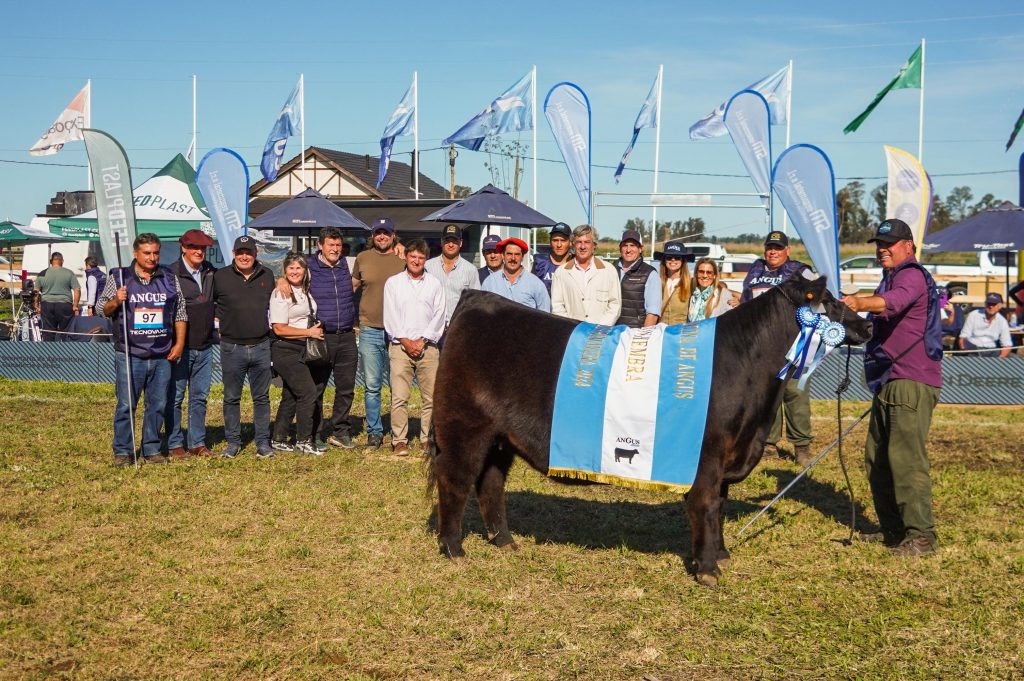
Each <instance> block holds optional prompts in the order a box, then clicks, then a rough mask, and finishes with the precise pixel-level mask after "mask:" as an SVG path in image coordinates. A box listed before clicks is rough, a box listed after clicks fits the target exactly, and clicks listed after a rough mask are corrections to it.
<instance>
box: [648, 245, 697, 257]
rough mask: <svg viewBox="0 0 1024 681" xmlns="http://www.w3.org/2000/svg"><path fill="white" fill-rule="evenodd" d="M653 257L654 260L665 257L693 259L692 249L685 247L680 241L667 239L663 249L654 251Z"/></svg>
mask: <svg viewBox="0 0 1024 681" xmlns="http://www.w3.org/2000/svg"><path fill="white" fill-rule="evenodd" d="M654 258H655V259H656V260H664V259H665V258H682V259H683V260H693V251H691V250H690V249H689V248H687V247H686V246H685V245H684V244H683V242H682V241H669V242H668V243H666V244H665V250H664V251H660V252H658V253H655V254H654Z"/></svg>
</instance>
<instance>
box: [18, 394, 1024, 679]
mask: <svg viewBox="0 0 1024 681" xmlns="http://www.w3.org/2000/svg"><path fill="white" fill-rule="evenodd" d="M278 397H279V395H278V393H277V392H275V393H274V395H273V398H274V403H275V405H276V401H277V398H278ZM0 402H2V404H0V414H2V416H0V419H2V422H0V423H2V426H0V490H2V500H3V501H2V504H0V514H2V524H0V677H3V678H27V679H49V678H71V677H74V678H104V679H150V678H182V679H192V678H232V679H235V678H242V679H248V678H281V679H285V678H287V679H292V678H311V679H455V678H458V679H509V680H510V679H566V678H579V679H657V680H659V681H669V680H680V679H692V678H701V679H740V678H744V679H745V678H787V679H788V678H796V679H804V678H806V679H812V678H813V679H817V678H822V677H826V678H860V679H874V678H891V679H936V678H968V679H1006V678H1021V677H1022V676H1024V660H1022V640H1024V635H1022V624H1021V623H1022V621H1024V527H1022V522H1021V520H1022V518H1024V475H1022V473H1024V445H1022V444H1021V439H1020V436H1019V424H1020V416H1021V412H1020V410H1018V409H980V408H961V407H940V408H939V410H938V411H937V412H936V415H935V423H934V426H933V429H932V433H931V437H930V441H929V442H930V449H931V454H932V462H933V466H934V470H933V475H934V482H935V506H936V509H935V510H936V514H937V521H938V528H939V532H940V541H941V544H942V547H941V549H940V551H939V553H938V555H936V556H933V557H930V558H925V559H917V560H907V559H897V558H895V557H892V556H890V555H889V554H888V553H887V552H886V550H885V549H884V548H882V547H880V546H875V545H867V544H860V543H857V544H854V545H852V546H845V545H843V544H842V543H840V542H839V541H838V540H841V539H844V538H845V537H846V536H847V529H846V527H844V523H845V522H847V519H848V517H849V506H848V501H847V494H846V491H845V485H844V482H843V477H842V473H841V470H840V468H839V464H838V461H837V458H836V456H835V453H834V452H833V453H832V454H830V455H829V456H828V457H827V458H826V459H825V460H824V461H823V462H822V464H821V465H819V466H818V467H817V468H815V469H814V470H813V471H812V472H811V474H810V478H809V479H808V480H806V481H802V482H801V483H800V484H799V485H798V486H797V487H796V488H795V489H794V491H793V493H792V494H791V495H790V496H789V497H788V498H786V499H784V500H783V501H782V502H781V503H780V504H778V505H777V506H776V507H775V508H774V509H773V510H771V511H769V513H768V514H766V516H765V517H763V518H762V519H760V520H759V521H758V523H757V525H755V526H754V528H753V529H752V532H751V533H750V534H749V535H748V536H746V537H744V538H743V539H742V540H741V541H734V540H733V541H730V542H729V545H730V548H731V550H732V555H733V560H732V564H731V565H730V566H729V567H728V568H727V570H726V571H725V574H724V577H723V579H722V581H721V585H720V587H719V588H717V589H708V588H704V587H701V586H698V585H697V584H696V583H695V582H694V580H693V578H692V577H691V576H690V575H689V574H688V572H687V569H686V557H687V555H688V553H689V538H690V531H689V528H688V526H687V521H686V517H685V513H684V509H683V500H682V499H681V498H680V497H679V496H676V495H672V494H667V493H655V492H641V491H636V490H628V489H623V488H614V487H605V486H599V485H579V484H574V485H568V484H560V483H558V482H555V481H552V480H548V479H546V478H543V477H542V476H540V475H538V474H536V473H535V472H533V471H532V470H529V469H528V468H527V467H526V466H525V465H523V464H522V463H521V462H520V463H519V464H517V465H516V466H515V467H514V468H513V472H512V475H511V479H510V483H509V516H510V526H511V528H512V532H513V535H514V536H515V537H516V539H517V541H518V543H519V545H520V547H521V549H520V550H519V551H518V552H503V551H500V550H498V549H496V548H494V547H492V546H490V545H488V544H487V543H486V542H485V541H484V540H483V538H482V537H481V536H480V532H481V527H482V526H481V522H480V518H479V514H478V513H477V511H476V508H475V506H474V505H473V504H472V503H471V505H470V509H469V511H468V513H467V531H468V532H469V536H468V538H467V541H466V550H467V552H468V557H467V559H465V560H464V561H461V562H456V563H453V562H449V561H447V560H445V559H443V558H442V557H441V556H440V555H439V553H438V551H437V544H436V538H435V535H434V533H433V531H432V509H431V503H430V501H429V500H428V499H427V498H426V497H425V493H424V490H425V479H424V466H423V462H422V459H421V458H420V457H418V456H413V457H409V458H408V459H396V458H394V457H392V456H390V454H389V452H388V451H387V450H378V451H375V452H366V451H363V450H352V451H344V452H340V451H339V450H332V451H331V452H330V453H329V454H328V455H326V456H324V457H322V458H319V459H315V458H307V457H302V456H297V455H289V454H283V455H281V454H279V455H278V456H277V457H275V458H274V459H272V460H268V461H259V460H256V459H255V457H254V455H253V454H254V450H253V447H252V445H249V446H248V447H247V448H246V449H245V450H244V452H243V454H242V456H241V457H240V458H238V459H235V460H225V459H213V460H198V461H196V460H190V461H187V462H185V463H176V464H172V465H168V466H143V467H141V468H140V469H137V470H136V469H116V470H115V469H114V468H112V467H111V466H110V436H111V425H110V421H111V416H112V413H113V407H114V397H113V391H112V388H111V387H110V386H106V385H100V386H95V385H78V384H53V383H19V382H13V381H0ZM329 402H330V400H328V403H329ZM243 404H244V401H243ZM357 404H359V405H361V400H358V399H357ZM210 407H211V408H210V419H209V420H210V424H211V432H212V433H213V434H214V435H215V436H217V437H219V435H220V433H221V432H222V428H221V426H222V423H223V421H222V418H221V402H220V393H219V392H217V391H215V393H214V395H212V396H211V400H210ZM864 408H865V405H864V404H862V403H846V404H844V411H845V414H846V418H847V420H848V421H849V420H851V419H852V418H853V417H855V416H856V415H859V414H860V413H861V412H862V411H863V410H864ZM360 409H361V406H360ZM245 413H246V412H243V414H245ZM834 413H835V405H834V403H824V402H823V403H815V405H814V428H815V431H816V440H815V442H816V443H817V444H818V445H819V446H824V445H825V444H827V443H828V442H830V441H831V439H832V438H833V437H834V435H835V433H836V424H835V417H834ZM1011 424H1016V425H1014V426H1012V427H1011ZM864 433H865V427H864V426H863V425H862V426H861V427H860V428H859V429H857V430H855V431H854V432H853V434H851V436H850V437H849V438H848V439H847V440H846V443H845V447H844V449H845V452H846V460H847V463H848V466H849V468H850V472H851V477H852V480H853V484H854V487H855V492H856V496H857V499H858V501H859V502H860V503H861V504H862V510H860V511H858V517H859V522H861V523H864V524H865V525H867V524H869V523H870V521H871V519H872V518H873V512H872V511H871V510H863V508H864V506H865V505H866V507H867V508H868V509H870V503H868V497H867V485H866V482H865V480H864V476H863V470H862V466H861V464H860V459H861V452H862V447H863V441H864ZM360 440H361V441H362V440H364V437H361V438H360ZM221 446H222V445H221V444H218V445H217V446H216V447H217V448H218V449H219V448H220V447H221ZM419 453H420V452H419V450H418V448H417V449H416V450H414V454H419ZM797 472H798V469H797V467H796V465H795V464H792V463H788V462H785V461H779V460H772V461H767V462H763V463H762V464H761V465H760V466H759V467H758V468H757V469H756V470H755V472H754V473H753V474H752V475H751V476H750V478H748V479H747V481H745V482H744V483H742V484H740V485H738V486H736V487H734V488H733V489H734V492H733V495H732V496H733V499H732V500H731V502H730V504H729V506H728V510H727V516H728V519H727V524H726V532H727V536H731V535H732V534H733V533H735V532H736V531H737V530H738V528H739V527H740V526H741V525H742V524H743V523H744V522H745V521H746V520H747V519H748V518H749V517H750V516H751V515H752V514H753V513H754V512H755V511H756V510H757V509H758V508H759V507H761V506H763V505H764V504H765V503H766V502H767V501H768V500H769V499H770V498H771V497H772V496H774V494H775V493H776V492H777V490H778V489H780V487H781V486H782V485H784V484H785V483H786V482H788V481H789V480H791V479H792V478H793V476H794V475H795V474H796V473H797Z"/></svg>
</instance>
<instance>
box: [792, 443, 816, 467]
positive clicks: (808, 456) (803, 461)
mask: <svg viewBox="0 0 1024 681" xmlns="http://www.w3.org/2000/svg"><path fill="white" fill-rule="evenodd" d="M793 450H794V451H793V453H794V454H795V455H796V462H797V463H798V464H800V465H801V466H806V465H808V464H809V463H811V462H812V461H814V454H812V453H811V446H810V445H797V446H796V447H794V448H793Z"/></svg>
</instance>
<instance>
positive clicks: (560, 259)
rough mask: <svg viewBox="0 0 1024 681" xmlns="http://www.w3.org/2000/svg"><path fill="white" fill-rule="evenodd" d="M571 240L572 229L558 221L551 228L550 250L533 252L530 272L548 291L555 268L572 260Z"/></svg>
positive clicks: (549, 291) (549, 290)
mask: <svg viewBox="0 0 1024 681" xmlns="http://www.w3.org/2000/svg"><path fill="white" fill-rule="evenodd" d="M571 242H572V230H571V229H570V228H569V225H567V224H565V223H564V222H559V223H558V224H556V225H555V226H554V227H552V228H551V251H550V252H549V253H535V254H534V256H533V268H532V269H531V272H533V274H535V275H537V277H539V278H540V280H541V281H542V282H543V283H544V286H546V287H547V289H548V293H551V278H552V277H554V276H555V270H557V269H558V268H559V267H562V266H564V265H565V264H566V263H568V262H569V261H570V260H572V252H571V251H570V250H569V246H570V244H571ZM499 265H500V261H499Z"/></svg>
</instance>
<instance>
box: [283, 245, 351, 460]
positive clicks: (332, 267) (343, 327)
mask: <svg viewBox="0 0 1024 681" xmlns="http://www.w3.org/2000/svg"><path fill="white" fill-rule="evenodd" d="M319 243H320V251H319V252H318V253H317V254H316V255H311V256H309V257H308V258H307V260H306V262H307V263H308V266H309V295H310V297H311V298H313V300H315V301H316V307H317V313H316V316H317V318H318V319H319V320H320V323H321V324H322V325H323V329H324V340H326V341H327V353H328V356H329V357H330V360H331V367H332V372H333V374H334V409H333V411H332V412H331V418H329V419H326V420H323V395H320V396H319V397H318V398H317V406H316V409H315V410H314V412H313V427H314V431H313V432H314V433H317V432H319V435H318V437H320V439H321V440H323V441H324V442H326V443H327V444H329V445H332V446H334V447H341V448H343V449H352V448H353V447H354V446H355V445H354V444H353V442H352V433H351V425H350V424H349V420H348V417H349V412H350V411H351V410H352V399H353V397H354V395H355V389H356V365H357V364H358V361H359V355H358V351H357V349H356V339H355V334H354V333H353V332H352V328H353V326H354V325H355V319H356V306H355V294H354V293H353V292H352V273H351V271H350V270H349V268H348V261H347V259H346V258H345V257H343V252H344V244H343V243H342V236H341V231H340V230H338V229H336V228H334V227H324V228H323V229H321V230H320V237H319ZM277 288H278V290H279V291H280V292H281V293H282V294H283V295H286V296H288V295H291V284H289V283H288V280H287V279H285V278H284V277H279V278H278V280H277ZM282 412H283V413H284V414H285V417H282V416H281V413H282ZM294 414H295V400H294V398H293V397H292V395H291V394H290V393H288V392H285V393H284V397H282V398H281V405H280V406H279V407H278V418H287V419H288V422H291V419H292V418H294ZM317 424H320V426H319V428H318V427H317Z"/></svg>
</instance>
